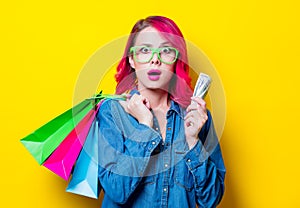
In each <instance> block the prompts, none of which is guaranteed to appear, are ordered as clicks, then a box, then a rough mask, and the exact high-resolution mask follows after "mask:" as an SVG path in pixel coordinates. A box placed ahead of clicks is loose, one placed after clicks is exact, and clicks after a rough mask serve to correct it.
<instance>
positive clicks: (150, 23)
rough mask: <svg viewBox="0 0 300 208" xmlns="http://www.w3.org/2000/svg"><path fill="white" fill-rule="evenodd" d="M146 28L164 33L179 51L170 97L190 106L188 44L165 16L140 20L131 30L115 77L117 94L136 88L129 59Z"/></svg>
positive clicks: (171, 21) (175, 26) (172, 22)
mask: <svg viewBox="0 0 300 208" xmlns="http://www.w3.org/2000/svg"><path fill="white" fill-rule="evenodd" d="M146 27H153V28H155V29H157V30H158V31H160V32H162V36H163V37H164V38H165V39H167V40H168V41H169V42H170V43H171V44H172V45H173V46H174V47H176V48H177V49H178V51H179V57H178V60H177V61H176V63H175V74H176V76H173V80H172V81H171V84H170V89H169V93H170V95H171V96H170V97H171V99H172V100H174V101H176V102H177V103H179V104H180V105H182V106H183V107H186V106H188V105H189V104H190V101H191V100H190V98H191V96H192V88H191V78H190V76H189V66H188V59H187V50H186V43H185V40H184V38H183V35H182V33H181V31H180V29H179V28H178V26H177V25H176V24H175V23H174V21H173V20H171V19H169V18H166V17H163V16H150V17H147V18H146V19H141V20H139V21H138V22H137V23H136V24H135V25H134V27H133V28H132V30H131V33H130V36H129V38H128V41H127V45H126V47H125V51H124V54H123V57H122V59H121V61H120V63H119V65H118V66H117V73H116V75H115V78H116V81H117V87H116V93H117V94H122V93H124V92H126V91H128V90H132V89H133V88H135V86H136V83H135V80H136V76H135V73H134V69H132V68H131V67H130V64H129V59H128V57H129V56H130V52H129V50H130V47H132V46H133V45H134V41H135V37H136V36H137V34H138V33H139V32H140V31H142V30H143V29H145V28H146Z"/></svg>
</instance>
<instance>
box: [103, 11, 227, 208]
mask: <svg viewBox="0 0 300 208" xmlns="http://www.w3.org/2000/svg"><path fill="white" fill-rule="evenodd" d="M187 63H188V62H187V52H186V44H185V41H184V39H183V36H182V33H181V32H180V30H179V28H178V27H177V25H176V24H175V23H174V22H173V21H172V20H170V19H168V18H166V17H162V16H150V17H148V18H146V19H143V20H140V21H138V22H137V23H136V24H135V25H134V27H133V29H132V31H131V34H130V37H129V39H128V42H127V46H126V48H125V52H124V56H123V58H122V60H121V61H120V63H119V65H118V67H117V74H116V81H117V83H118V84H117V89H116V93H117V94H122V93H128V99H127V100H126V101H116V100H106V101H105V102H104V103H103V104H102V106H101V108H100V111H99V113H98V115H97V118H98V120H99V123H100V125H99V129H100V130H99V131H100V135H101V136H100V138H99V180H100V183H101V186H102V187H103V189H104V193H105V195H104V199H103V202H102V207H109V208H110V207H139V208H141V207H143V208H145V207H151V208H152V207H180V208H183V207H196V205H198V207H205V208H207V207H216V206H217V204H219V202H220V200H221V198H222V196H223V193H224V176H225V167H224V164H223V159H222V154H221V150H220V146H219V144H218V142H216V145H214V146H213V149H212V151H205V145H204V143H206V144H207V143H209V142H210V140H211V141H217V139H216V136H215V134H213V133H212V132H214V128H213V122H212V118H211V115H210V113H209V111H208V110H207V109H206V105H205V101H204V100H202V99H201V98H199V97H192V98H191V96H192V90H191V79H190V77H189V74H188V72H189V67H188V64H187ZM208 146H209V145H208ZM211 146H212V145H210V147H211ZM207 153H209V155H208V154H207Z"/></svg>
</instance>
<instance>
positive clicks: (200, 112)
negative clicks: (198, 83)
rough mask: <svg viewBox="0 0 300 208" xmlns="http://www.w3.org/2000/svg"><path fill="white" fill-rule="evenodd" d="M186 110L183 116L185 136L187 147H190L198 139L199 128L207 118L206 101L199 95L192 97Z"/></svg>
mask: <svg viewBox="0 0 300 208" xmlns="http://www.w3.org/2000/svg"><path fill="white" fill-rule="evenodd" d="M186 111H187V114H186V116H185V118H184V125H185V136H186V140H187V143H188V145H189V148H190V149H192V148H193V147H194V146H195V145H196V143H197V141H198V134H199V132H200V130H201V128H202V127H203V125H204V124H205V122H206V121H207V119H208V117H207V111H206V103H205V101H204V100H203V99H201V98H200V97H192V102H191V104H190V105H189V106H188V107H187V109H186Z"/></svg>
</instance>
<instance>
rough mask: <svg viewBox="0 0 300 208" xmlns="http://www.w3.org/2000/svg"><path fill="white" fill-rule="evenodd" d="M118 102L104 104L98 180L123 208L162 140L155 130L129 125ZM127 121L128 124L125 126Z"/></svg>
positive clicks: (130, 123)
mask: <svg viewBox="0 0 300 208" xmlns="http://www.w3.org/2000/svg"><path fill="white" fill-rule="evenodd" d="M128 116H129V115H128V114H127V113H126V112H125V111H124V110H123V108H122V107H121V106H120V105H119V103H118V102H117V101H112V100H108V101H105V102H104V103H103V104H102V106H101V108H100V110H99V113H98V114H97V119H98V121H99V125H100V126H99V131H100V136H99V151H98V152H99V153H98V155H99V159H98V160H99V180H100V183H101V185H102V187H103V189H104V191H105V194H107V196H109V197H110V199H111V200H112V201H114V202H115V203H119V204H124V203H126V201H127V200H128V198H129V197H130V195H131V194H132V193H133V192H134V190H135V189H136V188H137V186H138V184H139V183H140V181H141V179H142V177H143V176H145V175H146V174H147V173H146V167H147V165H148V163H149V160H150V156H151V153H152V151H153V150H154V149H155V148H156V146H157V145H158V144H159V142H160V140H161V137H160V136H159V134H158V133H157V132H156V131H154V130H153V129H152V128H150V127H148V126H146V125H144V124H139V123H138V122H133V123H132V122H130V119H128ZM124 121H126V123H125V124H124Z"/></svg>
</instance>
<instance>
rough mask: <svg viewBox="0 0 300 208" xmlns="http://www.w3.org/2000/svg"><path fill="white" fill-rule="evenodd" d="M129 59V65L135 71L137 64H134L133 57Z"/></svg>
mask: <svg viewBox="0 0 300 208" xmlns="http://www.w3.org/2000/svg"><path fill="white" fill-rule="evenodd" d="M128 58H129V59H128V60H129V64H130V66H131V68H133V69H135V64H134V61H133V58H132V56H129V57H128Z"/></svg>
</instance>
